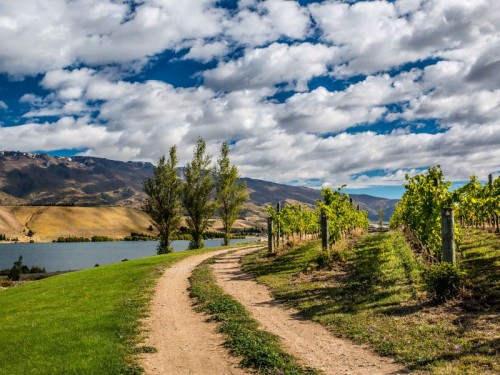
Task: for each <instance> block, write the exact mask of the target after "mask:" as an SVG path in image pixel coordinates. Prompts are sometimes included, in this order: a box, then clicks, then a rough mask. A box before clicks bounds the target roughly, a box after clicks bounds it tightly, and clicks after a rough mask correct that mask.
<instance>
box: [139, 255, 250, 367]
mask: <svg viewBox="0 0 500 375" xmlns="http://www.w3.org/2000/svg"><path fill="white" fill-rule="evenodd" d="M227 251H230V250H229V249H227V250H220V251H214V252H210V253H207V254H201V255H195V256H191V257H188V258H186V259H184V260H182V261H180V262H178V263H176V264H174V265H173V266H172V267H170V268H168V269H167V270H166V271H165V273H164V274H163V276H162V277H161V278H160V280H159V281H158V284H157V287H156V291H155V296H154V297H153V300H152V303H151V311H150V316H149V317H148V318H147V319H145V320H144V326H145V328H146V330H148V331H149V333H148V337H147V339H146V341H145V343H144V345H147V346H153V347H155V348H156V349H157V350H158V351H157V352H156V353H151V354H144V355H143V356H142V357H141V365H142V366H143V367H144V369H145V373H146V374H150V375H184V374H191V375H198V374H199V375H208V374H214V375H216V374H217V375H219V374H220V375H225V374H235V375H239V374H247V372H245V371H244V370H242V369H241V368H239V367H238V359H237V358H235V357H232V356H230V355H229V354H228V352H227V350H226V349H225V348H224V347H223V346H222V343H223V339H222V336H221V335H220V334H218V333H216V323H209V322H206V317H205V316H204V315H203V314H200V313H197V312H195V311H194V310H193V301H192V300H191V299H190V298H189V292H188V287H189V280H188V278H189V276H190V275H191V273H192V271H193V269H194V268H195V267H196V266H197V265H198V264H199V263H201V262H202V261H204V260H205V259H207V258H210V257H213V256H216V255H218V254H223V253H224V252H227Z"/></svg>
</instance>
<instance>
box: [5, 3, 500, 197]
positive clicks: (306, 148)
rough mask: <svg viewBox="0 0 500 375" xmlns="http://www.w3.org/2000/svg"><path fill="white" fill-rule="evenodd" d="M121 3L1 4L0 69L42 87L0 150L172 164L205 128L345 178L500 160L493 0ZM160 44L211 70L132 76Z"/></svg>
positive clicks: (264, 155) (269, 160)
mask: <svg viewBox="0 0 500 375" xmlns="http://www.w3.org/2000/svg"><path fill="white" fill-rule="evenodd" d="M129 3H130V2H125V1H123V2H120V1H112V0H100V1H95V2H92V3H91V4H90V3H88V2H87V1H85V0H72V1H68V0H54V1H50V2H49V1H48V0H40V1H34V0H27V1H23V2H19V1H14V0H5V1H3V2H1V4H0V72H4V73H7V74H9V75H11V76H14V77H22V76H25V75H30V74H36V73H42V75H43V79H41V80H40V85H41V88H42V89H43V90H45V91H46V92H48V94H44V95H41V94H34V93H29V92H26V93H24V95H22V96H21V95H20V97H21V98H20V103H21V104H22V108H23V109H24V108H26V107H29V109H28V110H27V111H25V112H24V113H23V114H22V116H23V117H24V121H25V122H26V123H24V124H23V125H20V126H11V127H0V148H6V149H8V148H10V146H9V145H11V144H16V146H17V147H18V148H19V149H23V150H26V151H29V150H46V151H49V150H55V149H61V148H84V149H86V150H87V151H85V153H86V154H88V155H95V156H101V157H108V158H113V159H120V160H148V161H156V160H157V159H158V157H159V156H160V155H162V154H165V153H166V152H167V150H168V148H169V147H170V146H171V145H172V144H177V145H178V146H179V156H180V159H181V164H182V163H185V162H186V161H187V160H188V159H190V158H191V156H192V153H191V152H192V147H193V145H194V144H195V142H196V140H197V138H198V137H199V136H202V137H204V138H205V139H206V140H207V142H208V147H209V151H210V152H211V153H213V154H216V153H217V152H218V148H219V146H220V143H221V142H222V141H223V140H232V141H233V142H232V143H233V144H234V146H233V149H232V155H231V158H232V160H234V162H236V163H237V165H238V166H239V167H240V170H241V173H242V174H243V175H246V176H249V177H255V178H262V179H267V180H272V181H280V182H286V181H291V180H301V181H308V180H314V181H323V182H325V183H328V184H330V185H332V186H337V185H340V184H343V183H347V184H348V185H349V186H351V187H363V186H370V185H378V184H384V185H393V184H397V183H400V182H402V180H403V179H404V174H405V173H406V172H409V173H414V172H416V171H418V170H420V168H422V167H425V166H429V165H435V164H438V163H439V164H441V165H442V166H443V169H444V170H445V172H446V173H447V177H448V178H450V179H465V178H467V176H469V175H470V174H472V173H477V174H479V175H482V176H486V175H487V174H488V173H491V172H495V171H498V170H500V164H499V160H500V138H499V137H500V121H499V118H500V74H498V73H500V54H499V51H500V3H499V2H497V1H492V0H477V1H468V0H448V1H445V0H432V1H424V0H397V1H394V2H388V1H370V2H347V1H346V2H341V1H333V0H331V1H323V2H316V3H313V4H311V5H309V6H300V5H299V3H298V2H295V1H285V0H268V1H255V0H244V1H240V2H239V3H238V7H237V9H233V10H226V9H222V8H221V7H219V2H217V1H215V0H202V1H199V0H198V1H195V0H185V1H181V2H177V3H174V2H172V1H170V0H145V1H142V2H140V3H136V4H135V5H136V6H135V7H131V6H130V4H129ZM166 50H170V51H177V52H179V55H178V57H177V58H178V59H179V60H178V61H180V62H181V63H182V62H185V61H186V60H187V59H193V60H198V61H201V62H203V63H210V67H211V68H210V69H209V70H205V71H202V72H201V73H200V77H201V78H202V81H201V82H200V84H198V85H197V86H195V87H175V86H173V85H172V84H169V83H167V82H162V81H159V80H147V78H146V79H144V78H143V76H140V75H137V76H134V75H133V72H140V71H141V69H142V68H143V67H144V66H145V64H147V63H149V64H153V61H154V58H153V56H154V55H156V54H159V53H162V52H164V51H166ZM127 71H128V72H129V73H130V72H132V73H130V75H129V76H128V77H125V73H124V72H127ZM146 77H147V76H146ZM318 77H319V78H320V79H318V80H316V81H315V79H316V78H318ZM323 81H324V82H326V83H324V84H323V83H322V82H323ZM312 82H314V85H312ZM339 82H340V83H339ZM329 84H330V85H329ZM310 87H314V88H313V89H310ZM285 91H286V93H285V94H286V96H285V97H284V98H283V99H281V100H279V99H277V98H278V97H279V96H280V95H281V94H284V92H285ZM37 92H38V91H37ZM271 98H272V99H271ZM10 104H11V102H9V108H7V105H6V104H5V102H2V101H0V110H6V109H8V110H9V113H10V112H11V111H12V108H11V107H12V106H11V105H10ZM52 117H56V120H53V119H52ZM57 118H58V119H59V120H57ZM49 120H50V121H49ZM426 120H431V121H429V122H430V123H434V124H436V125H435V126H434V128H433V126H432V125H429V126H425V127H421V126H420V125H419V124H420V123H426ZM3 122H4V123H5V121H4V120H3ZM381 123H383V124H385V125H387V124H395V126H394V128H392V129H389V130H387V128H386V129H384V130H383V131H382V130H381V128H380V127H379V125H380V124H381ZM360 126H362V128H361V127H360ZM436 128H437V129H436ZM366 129H370V131H366ZM415 129H417V132H416V133H415V132H414V131H415ZM7 141H8V143H6V142H7ZM2 142H3V144H2ZM372 170H381V171H385V173H384V174H383V175H379V174H377V175H375V176H373V175H372V174H370V173H369V171H372Z"/></svg>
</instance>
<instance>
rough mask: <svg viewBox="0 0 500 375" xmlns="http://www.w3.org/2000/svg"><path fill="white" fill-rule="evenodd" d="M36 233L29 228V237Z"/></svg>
mask: <svg viewBox="0 0 500 375" xmlns="http://www.w3.org/2000/svg"><path fill="white" fill-rule="evenodd" d="M35 234H36V233H35V232H33V231H32V230H31V229H30V230H28V233H27V234H26V235H27V236H28V237H33V236H34V235H35Z"/></svg>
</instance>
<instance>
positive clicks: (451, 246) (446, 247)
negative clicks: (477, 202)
mask: <svg viewBox="0 0 500 375" xmlns="http://www.w3.org/2000/svg"><path fill="white" fill-rule="evenodd" d="M454 229H455V222H454V219H453V209H452V208H443V209H442V211H441V236H442V251H443V261H444V262H448V263H453V264H455V261H456V259H455V240H454Z"/></svg>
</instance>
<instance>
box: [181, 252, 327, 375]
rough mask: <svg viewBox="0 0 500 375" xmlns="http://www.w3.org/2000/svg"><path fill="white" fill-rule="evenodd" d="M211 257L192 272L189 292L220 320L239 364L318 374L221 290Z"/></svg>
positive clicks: (262, 369) (270, 370)
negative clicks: (305, 366)
mask: <svg viewBox="0 0 500 375" xmlns="http://www.w3.org/2000/svg"><path fill="white" fill-rule="evenodd" d="M214 261H215V259H208V260H207V261H205V262H203V263H202V264H200V265H199V266H198V267H197V268H196V269H195V271H194V272H193V275H192V276H191V278H190V282H191V296H192V297H194V298H195V299H196V301H197V308H198V310H199V311H204V312H206V313H208V314H209V315H210V316H211V318H212V319H214V320H215V321H217V322H218V323H219V331H220V332H221V333H222V334H223V335H224V337H225V345H226V347H227V348H228V349H229V350H230V352H231V353H232V354H233V355H235V356H239V357H242V361H241V365H242V366H243V367H248V368H252V369H254V370H255V371H257V372H258V373H260V374H288V375H301V374H303V375H306V374H310V375H314V374H317V372H316V371H314V370H312V369H309V368H304V367H302V366H300V365H299V364H298V363H297V361H296V360H295V359H294V358H293V357H292V356H290V355H289V354H287V353H285V352H284V351H283V349H282V347H281V344H280V339H279V338H278V337H277V336H275V335H273V334H271V333H269V332H266V331H263V330H261V329H259V324H258V323H257V322H256V321H255V320H254V319H253V318H252V317H251V316H250V314H249V313H248V312H247V311H246V310H245V308H244V307H243V305H241V304H240V303H239V302H237V301H235V300H234V299H233V298H232V297H230V296H229V295H227V294H225V293H224V292H223V290H222V289H221V288H220V287H219V286H218V285H217V283H216V281H215V278H214V276H213V273H212V270H211V269H210V264H211V263H212V262H214Z"/></svg>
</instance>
